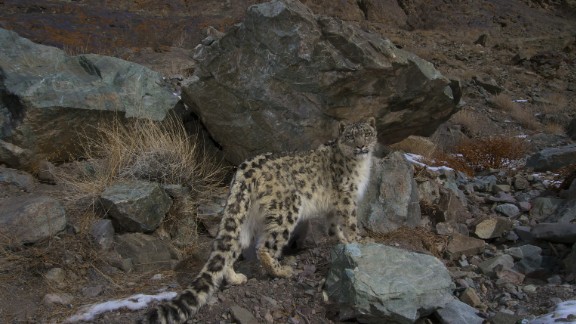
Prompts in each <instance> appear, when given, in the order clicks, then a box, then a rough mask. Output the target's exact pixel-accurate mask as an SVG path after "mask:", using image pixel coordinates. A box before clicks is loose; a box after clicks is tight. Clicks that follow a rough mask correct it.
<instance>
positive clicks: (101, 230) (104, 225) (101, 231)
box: [90, 219, 114, 250]
mask: <svg viewBox="0 0 576 324" xmlns="http://www.w3.org/2000/svg"><path fill="white" fill-rule="evenodd" d="M90 235H91V236H92V240H93V241H94V242H95V243H96V244H97V245H98V246H99V247H100V248H101V249H103V250H109V249H110V248H111V247H112V243H114V226H112V221H111V220H109V219H100V220H98V221H96V222H95V223H94V224H93V225H92V227H91V228H90Z"/></svg>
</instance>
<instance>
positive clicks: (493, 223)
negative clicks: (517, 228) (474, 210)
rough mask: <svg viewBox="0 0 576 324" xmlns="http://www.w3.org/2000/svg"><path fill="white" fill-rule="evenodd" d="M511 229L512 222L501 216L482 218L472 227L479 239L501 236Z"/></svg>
mask: <svg viewBox="0 0 576 324" xmlns="http://www.w3.org/2000/svg"><path fill="white" fill-rule="evenodd" d="M511 229H512V222H511V221H510V220H508V219H506V218H502V217H490V218H487V219H484V220H482V221H481V222H479V223H478V224H476V227H475V229H474V234H475V235H476V236H478V237H479V238H481V239H484V240H488V239H492V238H497V237H501V236H502V235H503V234H504V233H506V232H508V231H510V230H511Z"/></svg>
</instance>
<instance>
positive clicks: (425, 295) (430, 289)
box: [324, 243, 454, 323]
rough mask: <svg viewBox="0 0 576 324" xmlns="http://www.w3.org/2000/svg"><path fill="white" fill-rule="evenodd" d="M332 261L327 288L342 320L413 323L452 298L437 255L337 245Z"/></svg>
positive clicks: (450, 281) (445, 273) (381, 247)
mask: <svg viewBox="0 0 576 324" xmlns="http://www.w3.org/2000/svg"><path fill="white" fill-rule="evenodd" d="M331 258H332V262H331V266H330V270H329V272H328V277H327V279H326V284H325V286H324V288H325V290H326V293H327V294H328V296H329V299H330V300H331V301H332V302H334V303H335V304H336V305H337V307H338V308H339V310H340V313H339V319H340V320H348V319H356V320H357V321H358V322H360V323H383V322H394V323H413V322H414V321H415V320H416V319H418V318H420V317H422V316H425V315H429V314H431V313H432V312H434V311H435V310H437V309H439V308H441V307H445V306H446V304H448V303H449V302H450V301H452V300H453V297H452V290H453V289H454V284H453V283H452V279H451V278H450V275H449V273H448V271H447V269H446V267H445V266H444V264H443V263H442V262H441V261H440V260H438V259H436V258H434V257H432V256H429V255H425V254H419V253H413V252H408V251H405V250H402V249H398V248H393V247H389V246H385V245H381V244H367V245H359V244H356V243H354V244H347V245H342V244H340V245H337V246H336V247H335V248H334V249H333V250H332V253H331ZM390 260H394V262H390Z"/></svg>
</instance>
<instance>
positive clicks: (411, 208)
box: [358, 152, 421, 233]
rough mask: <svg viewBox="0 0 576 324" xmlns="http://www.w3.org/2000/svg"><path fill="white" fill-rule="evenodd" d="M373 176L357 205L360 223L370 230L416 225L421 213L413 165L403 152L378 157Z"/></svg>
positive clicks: (373, 165) (375, 160)
mask: <svg viewBox="0 0 576 324" xmlns="http://www.w3.org/2000/svg"><path fill="white" fill-rule="evenodd" d="M371 172H372V176H371V177H370V181H369V183H368V187H367V189H366V193H365V194H364V198H363V199H362V200H361V201H360V203H359V205H358V218H359V222H360V224H361V225H362V226H363V227H364V228H365V229H368V230H369V231H371V232H375V233H387V232H390V231H393V230H395V229H397V228H399V227H402V226H407V227H416V226H417V225H419V224H420V220H421V213H420V204H419V198H418V187H417V185H416V181H414V177H413V176H412V174H413V169H412V165H411V164H410V162H408V160H406V158H405V157H404V155H403V154H402V153H401V152H394V153H391V154H389V155H388V156H387V157H385V158H382V159H377V158H375V159H374V160H373V164H372V171H371Z"/></svg>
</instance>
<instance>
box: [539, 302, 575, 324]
mask: <svg viewBox="0 0 576 324" xmlns="http://www.w3.org/2000/svg"><path fill="white" fill-rule="evenodd" d="M528 323H529V324H553V323H555V324H557V323H576V300H568V301H565V302H562V303H559V304H558V305H556V309H555V310H554V311H553V312H551V313H548V314H546V315H542V316H540V317H537V318H535V319H533V320H531V321H529V322H528Z"/></svg>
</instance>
